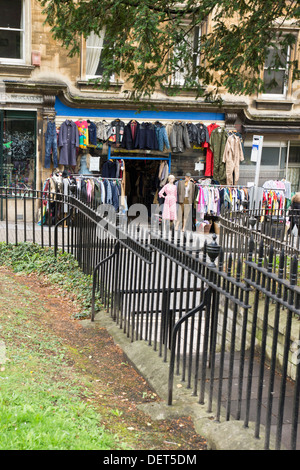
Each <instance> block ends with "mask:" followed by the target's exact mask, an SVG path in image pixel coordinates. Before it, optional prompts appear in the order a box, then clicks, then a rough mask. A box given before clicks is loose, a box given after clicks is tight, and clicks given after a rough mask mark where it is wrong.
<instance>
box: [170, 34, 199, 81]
mask: <svg viewBox="0 0 300 470" xmlns="http://www.w3.org/2000/svg"><path fill="white" fill-rule="evenodd" d="M185 26H186V28H187V29H188V25H185ZM195 27H197V28H199V31H198V41H201V35H202V28H201V26H200V25H199V26H195ZM194 41H195V35H193V47H194V46H195V42H194ZM175 54H176V47H175V48H174V51H173V55H175ZM194 56H195V53H194V52H193V57H192V60H194ZM199 63H200V54H197V57H196V66H198V65H199ZM184 83H185V72H183V73H181V72H175V74H173V75H172V79H171V84H172V86H183V85H184Z"/></svg>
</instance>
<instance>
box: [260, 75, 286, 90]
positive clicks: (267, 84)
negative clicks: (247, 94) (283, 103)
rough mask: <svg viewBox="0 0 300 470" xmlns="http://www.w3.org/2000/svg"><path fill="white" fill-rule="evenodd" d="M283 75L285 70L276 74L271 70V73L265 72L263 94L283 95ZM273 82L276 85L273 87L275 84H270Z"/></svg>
mask: <svg viewBox="0 0 300 470" xmlns="http://www.w3.org/2000/svg"><path fill="white" fill-rule="evenodd" d="M285 73H286V72H285V70H279V71H278V72H275V70H272V71H271V72H269V71H268V70H265V73H264V83H265V93H267V94H271V95H283V94H284V85H285ZM273 80H275V81H276V83H277V85H275V83H272V82H273Z"/></svg>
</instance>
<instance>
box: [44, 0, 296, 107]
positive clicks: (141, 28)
mask: <svg viewBox="0 0 300 470" xmlns="http://www.w3.org/2000/svg"><path fill="white" fill-rule="evenodd" d="M39 1H40V2H41V4H42V6H43V7H44V13H45V15H46V16H45V18H46V20H45V21H46V22H47V23H48V24H49V25H50V26H51V31H52V34H53V36H54V38H55V39H57V40H58V41H60V42H61V43H62V44H63V46H65V47H67V48H68V50H69V54H70V56H74V55H75V54H78V53H79V51H80V38H81V36H83V37H85V38H86V37H87V36H88V35H89V34H90V33H91V32H92V31H94V32H95V33H96V34H99V32H100V31H101V29H102V28H104V27H106V44H105V45H104V49H103V52H102V59H103V66H104V73H103V77H101V78H100V79H97V86H99V87H100V86H101V87H102V88H108V86H109V84H110V77H111V76H112V75H115V76H120V75H121V73H123V74H125V75H126V76H127V78H128V79H129V81H130V82H131V83H132V85H133V91H131V90H130V91H129V90H127V93H128V96H129V97H130V98H131V99H139V98H140V97H147V96H148V97H149V96H151V94H152V93H153V91H154V90H155V89H157V88H159V87H161V88H162V89H164V90H168V92H169V93H176V92H177V91H178V88H176V86H175V87H173V86H171V85H172V83H171V77H172V76H174V74H175V73H176V72H178V71H179V72H180V71H183V70H185V71H187V75H186V83H185V86H184V88H185V89H194V90H195V91H196V92H197V96H204V97H205V98H206V99H207V100H208V101H212V100H216V99H218V93H219V90H220V88H223V87H225V88H226V89H227V91H228V92H229V93H232V94H236V95H239V94H253V93H255V92H256V91H265V90H264V84H263V81H262V79H261V70H262V67H263V65H264V63H265V59H266V55H267V51H268V47H269V46H270V45H271V44H274V43H275V44H276V47H277V48H278V54H277V55H276V56H275V58H274V64H271V65H270V67H271V66H272V67H274V66H277V67H278V66H280V48H281V47H283V48H284V49H285V48H286V46H287V45H288V46H292V47H293V46H295V44H296V42H297V35H296V34H293V33H290V32H288V33H287V32H286V31H283V30H281V26H282V24H283V22H284V20H288V21H291V22H292V26H291V30H293V28H295V27H297V26H298V25H299V18H300V9H299V6H298V4H297V2H287V1H286V0H277V1H276V2H274V0H247V1H245V0H222V1H220V0H201V1H199V2H196V1H192V0H187V1H186V2H185V3H184V5H185V6H184V7H183V6H182V3H181V4H180V3H179V2H175V1H167V0H158V1H156V2H153V1H150V0H143V1H141V2H140V1H136V0H123V1H119V0H113V1H111V0H102V1H101V2H99V1H98V0H89V1H86V0H76V1H75V0H64V1H58V0H39ZM212 18H213V23H212V25H213V26H212V29H211V30H210V29H207V24H208V20H211V19H212ZM195 27H201V31H202V34H201V41H199V44H198V45H197V46H196V47H195V45H194V44H191V41H190V36H191V34H193V32H194V30H195ZM174 48H176V55H174V53H173V51H174ZM196 56H199V57H200V59H201V60H200V61H198V62H196V61H195V57H196ZM289 65H290V67H291V68H292V69H293V76H294V78H295V79H296V78H299V72H300V71H299V68H298V63H297V61H296V60H290V64H289ZM209 85H210V88H208V86H209Z"/></svg>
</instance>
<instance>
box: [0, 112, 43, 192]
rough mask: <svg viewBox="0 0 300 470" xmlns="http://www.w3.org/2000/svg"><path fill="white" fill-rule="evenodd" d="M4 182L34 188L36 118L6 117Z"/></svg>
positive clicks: (4, 123) (4, 128) (4, 131)
mask: <svg viewBox="0 0 300 470" xmlns="http://www.w3.org/2000/svg"><path fill="white" fill-rule="evenodd" d="M1 176H2V178H3V183H4V184H7V185H10V184H14V183H15V181H17V182H18V183H22V184H25V185H26V186H27V187H31V188H33V186H34V181H35V120H34V119H28V118H27V119H20V118H10V117H4V122H3V167H2V175H1Z"/></svg>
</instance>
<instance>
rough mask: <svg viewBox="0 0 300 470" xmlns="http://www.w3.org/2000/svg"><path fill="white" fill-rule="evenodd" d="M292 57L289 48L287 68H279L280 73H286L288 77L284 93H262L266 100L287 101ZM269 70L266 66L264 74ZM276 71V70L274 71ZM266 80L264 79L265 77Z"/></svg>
mask: <svg viewBox="0 0 300 470" xmlns="http://www.w3.org/2000/svg"><path fill="white" fill-rule="evenodd" d="M290 56H291V48H290V46H288V48H287V55H286V66H285V68H283V67H282V68H279V69H278V70H279V71H284V72H285V74H286V76H287V80H285V82H284V87H283V93H262V97H263V98H264V99H273V100H276V99H277V100H282V99H285V98H287V94H288V81H289V79H288V75H289V64H288V63H289V60H290ZM266 70H268V68H267V67H266V66H265V65H264V69H263V74H265V71H266ZM274 70H275V69H274ZM263 78H264V77H263Z"/></svg>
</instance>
